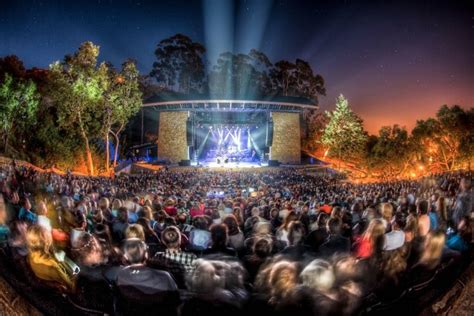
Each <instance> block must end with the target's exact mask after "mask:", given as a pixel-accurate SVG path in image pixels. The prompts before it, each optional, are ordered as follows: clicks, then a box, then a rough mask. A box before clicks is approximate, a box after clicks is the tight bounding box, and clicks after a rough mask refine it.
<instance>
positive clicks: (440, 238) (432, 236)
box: [417, 231, 446, 269]
mask: <svg viewBox="0 0 474 316" xmlns="http://www.w3.org/2000/svg"><path fill="white" fill-rule="evenodd" d="M445 242H446V236H445V234H444V233H443V232H442V231H436V232H430V233H429V234H428V236H427V238H426V240H425V244H424V246H425V247H424V250H423V252H422V254H421V257H420V260H419V261H418V263H417V265H422V266H425V267H427V268H428V269H434V268H436V267H437V266H438V264H439V263H440V261H441V254H442V253H443V248H444V244H445Z"/></svg>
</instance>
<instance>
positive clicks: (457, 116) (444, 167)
mask: <svg viewBox="0 0 474 316" xmlns="http://www.w3.org/2000/svg"><path fill="white" fill-rule="evenodd" d="M471 112H472V110H470V111H468V112H466V111H464V110H463V109H462V108H461V107H459V106H457V105H454V106H452V107H448V106H447V105H443V106H442V107H441V108H440V109H439V111H438V113H436V118H429V119H427V120H419V121H417V123H416V126H415V128H414V129H413V131H412V133H413V137H414V138H415V140H416V142H417V143H418V144H419V146H418V148H417V149H418V154H419V156H420V160H422V161H424V162H427V163H429V164H430V165H431V166H432V168H433V169H434V170H438V171H449V170H454V169H456V168H458V167H460V165H461V163H462V160H463V159H469V158H472V155H473V148H474V146H473V143H474V136H473V133H474V132H473V127H472V126H473V118H472V114H470V113H471Z"/></svg>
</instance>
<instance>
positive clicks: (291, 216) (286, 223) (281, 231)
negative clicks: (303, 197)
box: [275, 211, 297, 247]
mask: <svg viewBox="0 0 474 316" xmlns="http://www.w3.org/2000/svg"><path fill="white" fill-rule="evenodd" d="M296 220H297V216H296V213H295V212H294V211H291V212H289V213H288V214H287V215H286V217H285V219H284V220H283V224H282V225H281V226H280V227H279V228H278V230H277V231H276V234H275V235H276V238H277V239H278V240H280V241H281V242H282V243H284V245H285V247H286V246H288V244H289V240H288V233H289V228H290V223H291V222H292V221H296Z"/></svg>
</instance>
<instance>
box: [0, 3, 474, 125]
mask: <svg viewBox="0 0 474 316" xmlns="http://www.w3.org/2000/svg"><path fill="white" fill-rule="evenodd" d="M473 4H474V1H455V0H451V1H419V2H416V1H410V2H407V3H406V4H402V2H401V1H370V2H361V1H349V0H347V1H323V2H322V1H296V0H292V1H264V0H261V1H258V0H255V1H249V0H248V1H238V2H232V1H225V0H222V1H218V0H216V1H214V0H208V1H190V0H188V1H144V0H142V1H112V0H108V1H106V0H102V1H99V0H97V1H94V0H90V1H66V0H60V1H19V0H0V56H4V55H9V54H15V55H18V56H19V57H20V58H21V59H22V60H23V61H24V62H25V65H26V66H27V67H33V66H37V67H47V66H48V65H49V64H50V63H51V62H53V61H55V60H59V59H62V58H63V57H64V55H65V54H68V53H72V52H74V51H75V50H76V49H77V48H78V47H79V45H80V44H81V42H83V41H86V40H90V41H93V42H94V43H96V44H98V45H100V47H101V56H100V58H101V60H108V61H111V62H112V63H113V64H114V65H116V66H119V65H120V64H121V63H122V61H124V60H125V59H126V58H128V57H131V58H133V59H135V60H137V62H138V67H139V69H140V71H141V72H142V73H148V72H149V71H150V69H151V67H152V63H153V60H154V49H155V47H156V45H157V43H158V42H159V41H160V40H162V39H164V38H166V37H168V36H171V35H174V34H176V33H183V34H186V35H188V36H190V37H192V38H193V39H194V40H196V41H199V42H202V43H203V44H205V46H206V47H207V49H208V59H209V60H210V63H211V64H212V63H213V62H215V60H216V58H217V56H218V54H219V53H220V52H222V51H225V50H230V51H234V52H245V53H247V52H248V51H249V50H250V49H251V48H257V49H259V50H262V51H263V52H265V53H266V54H267V55H268V56H269V57H270V59H271V60H272V61H273V62H275V61H278V60H280V59H288V60H293V61H294V60H295V59H296V58H302V59H305V60H308V61H309V62H310V63H311V65H312V67H313V69H314V70H315V71H316V72H317V73H320V74H321V75H322V76H323V77H324V78H325V80H326V88H327V96H326V97H322V98H321V99H320V104H321V108H322V109H323V110H326V109H331V108H332V107H333V104H334V100H335V98H336V96H337V95H339V94H340V93H343V94H344V95H345V96H346V97H347V98H348V99H349V103H350V104H351V106H352V107H353V108H354V110H355V111H356V112H357V113H358V114H359V115H361V116H362V118H363V119H364V121H365V126H366V128H367V129H368V130H369V132H371V133H374V132H376V131H377V130H378V129H379V128H380V126H382V125H388V124H394V123H400V124H401V125H404V126H406V127H407V128H409V129H411V128H412V127H413V125H414V123H415V121H416V119H420V118H427V117H428V116H432V115H434V113H435V112H436V110H437V109H438V108H439V106H440V105H442V104H449V105H453V104H459V105H462V106H464V107H465V108H469V107H472V106H473V104H474V102H473V101H474V92H473V91H474V36H473V35H474V5H473Z"/></svg>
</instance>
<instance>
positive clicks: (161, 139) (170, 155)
mask: <svg viewBox="0 0 474 316" xmlns="http://www.w3.org/2000/svg"><path fill="white" fill-rule="evenodd" d="M187 119H188V112H161V113H160V127H159V129H158V159H160V160H161V159H164V160H168V161H170V162H171V163H178V162H180V161H181V160H186V159H189V151H188V144H187V139H186V120H187Z"/></svg>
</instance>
